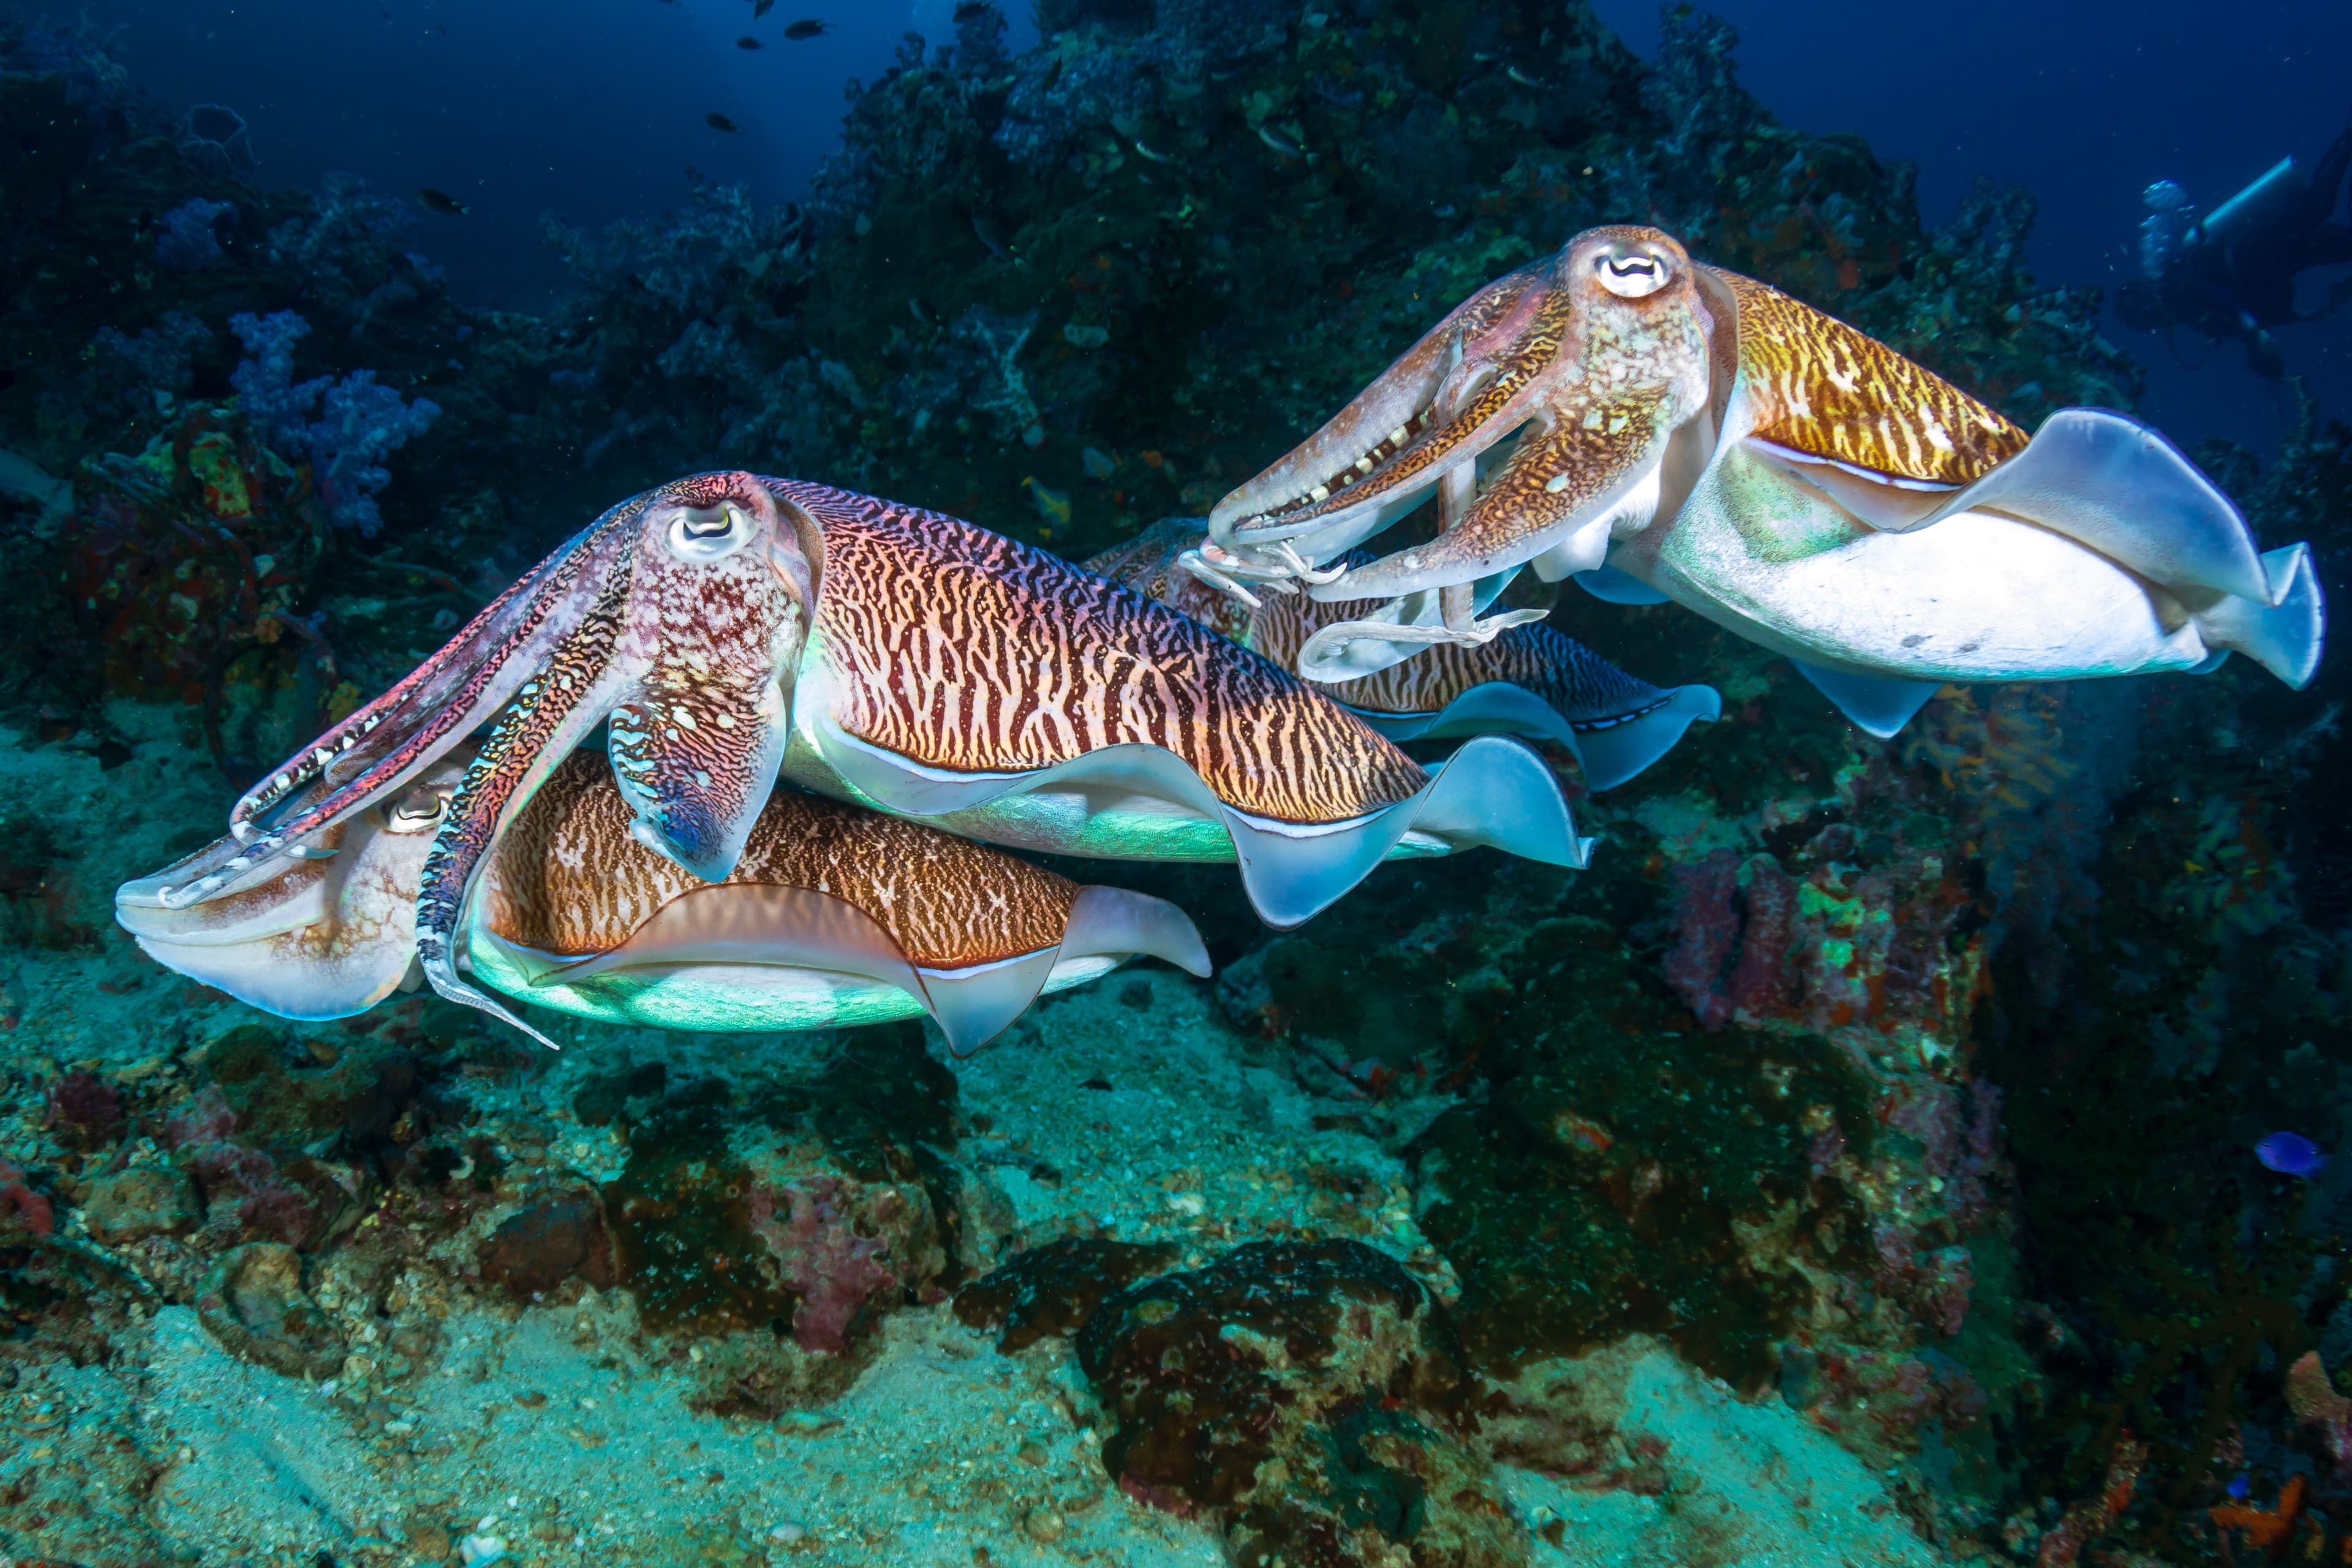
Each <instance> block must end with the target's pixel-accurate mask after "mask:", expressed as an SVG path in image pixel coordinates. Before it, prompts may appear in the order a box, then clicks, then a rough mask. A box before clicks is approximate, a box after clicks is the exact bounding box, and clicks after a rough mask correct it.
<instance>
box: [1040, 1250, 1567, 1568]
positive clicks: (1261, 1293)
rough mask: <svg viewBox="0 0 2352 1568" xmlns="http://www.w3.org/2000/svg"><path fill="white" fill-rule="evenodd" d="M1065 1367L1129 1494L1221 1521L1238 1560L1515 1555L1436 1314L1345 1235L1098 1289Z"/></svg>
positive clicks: (1403, 1278)
mask: <svg viewBox="0 0 2352 1568" xmlns="http://www.w3.org/2000/svg"><path fill="white" fill-rule="evenodd" d="M1077 1351H1078V1361H1079V1364H1080V1365H1081V1366H1082V1367H1083V1368H1084V1369H1085V1372H1086V1374H1087V1379H1088V1380H1089V1381H1090V1382H1091V1383H1092V1384H1094V1385H1095V1387H1096V1389H1097V1393H1098V1394H1099V1396H1100V1397H1101V1399H1102V1400H1103V1403H1104V1404H1105V1405H1107V1406H1108V1408H1109V1411H1110V1413H1111V1415H1112V1418H1113V1420H1114V1421H1115V1422H1116V1424H1117V1425H1116V1428H1115V1430H1114V1431H1113V1432H1112V1434H1111V1436H1110V1437H1109V1438H1108V1440H1107V1441H1106V1442H1105V1443H1104V1445H1103V1464H1104V1466H1105V1468H1108V1470H1109V1471H1110V1473H1111V1475H1112V1476H1113V1477H1114V1478H1115V1479H1117V1480H1118V1484H1119V1485H1120V1486H1121V1487H1122V1488H1123V1489H1126V1491H1127V1492H1128V1493H1129V1495H1130V1496H1133V1497H1136V1498H1138V1499H1139V1500H1144V1501H1147V1502H1150V1503H1152V1504H1154V1505H1155V1506H1158V1507H1161V1508H1167V1509H1171V1510H1176V1511H1179V1512H1193V1511H1204V1512H1208V1513H1210V1514H1211V1515H1213V1517H1217V1518H1219V1519H1221V1520H1223V1521H1224V1523H1225V1525H1226V1529H1227V1531H1228V1541H1229V1544H1230V1546H1231V1548H1232V1550H1233V1552H1234V1560H1235V1561H1236V1562H1239V1563H1249V1564H1266V1565H1271V1564H1273V1563H1301V1564H1312V1565H1316V1568H1355V1565H1358V1564H1362V1565H1364V1568H1371V1565H1373V1564H1377V1563H1385V1562H1387V1561H1389V1560H1390V1553H1391V1552H1395V1551H1398V1550H1402V1551H1404V1552H1409V1553H1410V1554H1411V1558H1412V1561H1413V1562H1416V1563H1429V1564H1432V1565H1433V1568H1434V1565H1440V1564H1442V1565H1446V1568H1488V1565H1494V1568H1501V1565H1504V1564H1515V1563H1525V1562H1527V1561H1528V1553H1529V1546H1528V1538H1527V1535H1526V1532H1525V1531H1524V1530H1523V1529H1522V1528H1521V1527H1520V1525H1519V1523H1518V1521H1517V1517H1516V1516H1515V1515H1514V1514H1513V1512H1512V1511H1511V1510H1510V1509H1509V1508H1508V1507H1507V1505H1506V1504H1505V1503H1504V1502H1503V1501H1502V1500H1501V1497H1500V1494H1499V1492H1498V1491H1497V1490H1496V1487H1495V1483H1494V1480H1493V1477H1492V1474H1491V1472H1490V1470H1489V1468H1488V1467H1487V1464H1486V1460H1485V1459H1484V1458H1482V1457H1480V1456H1479V1455H1478V1454H1477V1453H1476V1452H1475V1450H1473V1449H1472V1448H1470V1447H1467V1446H1465V1443H1464V1442H1463V1441H1462V1434H1463V1429H1464V1426H1465V1421H1466V1418H1467V1415H1468V1404H1469V1397H1470V1385H1469V1381H1468V1378H1467V1376H1466V1374H1465V1372H1464V1370H1463V1364H1462V1359H1461V1354H1460V1348H1459V1345H1458V1343H1457V1342H1456V1340H1455V1337H1454V1329H1453V1326H1452V1324H1451V1322H1450V1321H1448V1319H1447V1316H1446V1312H1445V1309H1444V1307H1443V1306H1441V1305H1440V1304H1438V1302H1437V1301H1436V1300H1434V1299H1433V1298H1432V1297H1431V1295H1430V1294H1429V1292H1428V1290H1427V1289H1425V1288H1424V1287H1423V1285H1422V1284H1421V1283H1420V1282H1419V1281H1418V1280H1416V1279H1413V1278H1412V1276H1411V1275H1410V1274H1408V1273H1406V1272H1405V1271H1404V1269H1403V1268H1402V1267H1401V1266H1399V1265H1398V1263H1397V1262H1396V1261H1395V1259H1393V1258H1390V1257H1388V1256H1387V1255H1386V1254H1384V1253H1381V1252H1376V1251H1374V1250H1373V1249H1371V1248H1370V1247H1366V1246H1364V1245H1363V1244H1362V1243H1360V1242H1354V1241H1328V1242H1303V1243H1302V1242H1253V1243H1250V1244H1248V1245H1246V1246H1243V1247H1236V1248H1234V1250H1233V1251H1231V1252H1229V1253H1226V1254H1225V1255H1224V1256H1223V1257H1222V1258H1218V1259H1217V1260H1216V1261H1215V1262H1213V1263H1212V1264H1210V1265H1209V1266H1208V1267H1207V1268H1202V1269H1198V1270H1194V1271H1192V1272H1189V1273H1181V1274H1171V1275H1167V1276H1164V1277H1162V1278H1160V1279H1153V1280H1150V1281H1147V1282H1146V1283H1144V1284H1141V1285H1138V1286H1135V1287H1133V1288H1132V1289H1129V1290H1127V1291H1125V1292H1123V1293H1122V1294H1120V1295H1118V1296H1116V1297H1114V1298H1112V1299H1111V1300H1109V1301H1108V1302H1106V1303H1105V1304H1104V1305H1103V1307H1102V1308H1101V1309H1100V1310H1098V1311H1097V1312H1096V1313H1095V1315H1094V1316H1093V1318H1092V1319H1091V1320H1090V1321H1088V1322H1087V1325H1086V1327H1085V1328H1084V1329H1083V1330H1081V1331H1080V1332H1079V1334H1078V1340H1077Z"/></svg>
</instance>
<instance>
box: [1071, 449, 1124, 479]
mask: <svg viewBox="0 0 2352 1568" xmlns="http://www.w3.org/2000/svg"><path fill="white" fill-rule="evenodd" d="M1078 464H1079V466H1080V467H1082V468H1085V469H1086V471H1087V478H1088V479H1108V478H1110V477H1111V476H1112V475H1113V474H1115V473H1117V472H1118V458H1114V457H1112V456H1111V455H1110V454H1109V453H1108V452H1098V451H1097V450H1096V449H1095V448H1094V447H1087V449H1086V450H1085V451H1083V452H1080V453H1079V454H1078Z"/></svg>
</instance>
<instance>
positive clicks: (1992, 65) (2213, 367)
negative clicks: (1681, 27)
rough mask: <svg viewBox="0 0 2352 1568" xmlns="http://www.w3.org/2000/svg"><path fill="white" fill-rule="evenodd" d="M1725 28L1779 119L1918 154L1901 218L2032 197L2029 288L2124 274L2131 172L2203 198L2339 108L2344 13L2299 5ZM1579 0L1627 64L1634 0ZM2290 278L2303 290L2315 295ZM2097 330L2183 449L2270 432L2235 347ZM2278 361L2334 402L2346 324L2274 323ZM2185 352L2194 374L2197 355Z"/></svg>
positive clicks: (1649, 39) (1903, 14) (1993, 13)
mask: <svg viewBox="0 0 2352 1568" xmlns="http://www.w3.org/2000/svg"><path fill="white" fill-rule="evenodd" d="M1705 8H1706V9H1708V10H1712V11H1714V12H1715V13H1716V14H1717V15H1718V16H1723V17H1725V18H1726V19H1727V20H1728V21H1730V22H1732V23H1734V24H1736V25H1737V26H1738V27H1739V29H1740V50H1739V60H1740V77H1741V79H1742V80H1743V81H1744V82H1745V83H1746V84H1747V86H1748V88H1749V89H1751V90H1753V91H1754V92H1755V93H1756V94H1757V95H1758V96H1759V98H1761V99H1762V100H1764V102H1765V103H1767V104H1768V105H1769V106H1770V107H1771V108H1772V110H1774V111H1775V112H1776V113H1778V114H1779V115H1780V117H1781V118H1782V119H1784V120H1786V121H1789V122H1790V123H1791V124H1793V125H1797V126H1800V127H1801V128H1803V129H1805V130H1808V131H1815V132H1837V131H1845V132H1857V133H1859V134H1860V135H1862V136H1864V137H1865V138H1867V139H1868V141H1869V142H1870V144H1871V146H1872V147H1873V148H1874V149H1875V150H1876V151H1877V153H1878V154H1879V155H1880V156H1881V157H1884V158H1908V159H1910V160H1912V161H1913V162H1914V163H1917V164H1918V166H1919V203H1920V209H1921V216H1922V217H1923V218H1925V219H1926V221H1927V224H1928V225H1929V226H1931V227H1932V226H1935V225H1937V224H1939V223H1942V222H1944V221H1946V220H1947V219H1948V218H1949V217H1950V216H1951V213H1952V209H1953V207H1954V205H1956V204H1957V203H1958V201H1959V199H1960V196H1961V195H1962V193H1963V192H1965V191H1966V190H1967V189H1968V187H1969V182H1970V181H1972V180H1973V179H1975V177H1976V176H1977V175H1978V174H1990V175H1991V176H1993V177H1994V178H1995V179H1998V180H2002V181H2014V182H2016V183H2018V184H2022V185H2024V186H2025V187H2026V188H2027V189H2029V190H2031V191H2032V193H2033V195H2034V196H2035V198H2036V199H2037V200H2038V201H2039V202H2040V203H2041V205H2042V216H2041V221H2040V223H2039V224H2038V225H2037V226H2036V227H2035V230H2034V236H2033V242H2032V258H2033V264H2034V271H2035V273H2036V275H2037V277H2038V278H2039V279H2041V280H2042V281H2043V282H2045V283H2097V284H2102V285H2104V286H2105V287H2106V288H2107V289H2108V290H2109V292H2110V295H2111V296H2112V293H2113V289H2114V287H2115V285H2116V283H2118V282H2120V281H2121V280H2123V279H2126V278H2129V277H2131V276H2132V275H2133V273H2134V271H2135V269H2136V268H2135V262H2134V257H2133V247H2134V245H2135V244H2136V243H2137V224H2138V222H2139V218H2140V215H2141V212H2142V208H2141V206H2140V202H2139V195H2140V192H2141V191H2142V190H2143V189H2144V188H2145V187H2146V186H2147V184H2148V183H2149V182H2151V181H2154V180H2160V179H2170V180H2177V181H2179V183H2180V184H2182V185H2184V186H2186V187H2187V188H2188V190H2189V194H2190V195H2192V196H2193V197H2195V198H2196V200H2197V201H2198V203H2199V205H2200V206H2203V207H2207V208H2209V209H2210V207H2211V206H2212V205H2215V204H2217V203H2218V202H2220V201H2221V200H2224V199H2226V198H2227V197H2228V195H2230V194H2231V192H2233V191H2235V190H2237V189H2238V188H2239V187H2240V186H2241V185H2242V184H2244V183H2245V182H2247V181H2249V180H2251V179H2253V178H2254V177H2255V176H2257V175H2259V174H2262V173H2263V171H2264V170H2265V169H2268V168H2269V167H2270V166H2271V165H2272V164H2273V163H2276V162H2277V161H2278V160H2279V159H2281V158H2283V157H2284V156H2286V155H2287V154H2288V153H2298V154H2300V155H2301V156H2303V157H2304V158H2305V159H2306V160H2308V159H2312V158H2315V157H2316V156H2317V155H2318V154H2319V153H2321V152H2322V151H2323V150H2325V149H2326V146H2327V144H2328V142H2331V141H2332V140H2334V138H2335V137H2336V133H2337V132H2340V131H2342V130H2343V129H2344V127H2345V125H2346V123H2347V120H2352V74H2348V73H2347V65H2352V7H2347V6H2344V5H2314V4H2310V3H2309V0H2302V3H2297V0H2247V3H2245V4H2239V5H2229V6H2226V7H2216V6H2214V5H2207V4H2196V3H2192V0H2150V3H2148V4H2145V5H2130V4H2057V5H2052V4H2048V3H2046V0H1987V3H1986V4H1982V5H1972V6H1970V7H1969V8H1968V11H1967V15H1966V16H1965V18H1964V19H1961V18H1956V17H1955V16H1953V15H1952V13H1951V12H1950V11H1949V10H1948V9H1946V8H1942V7H1935V6H1919V7H1910V6H1895V5H1883V4H1878V3H1876V0H1808V3H1807V4H1804V5H1785V4H1775V3H1773V0H1717V4H1714V5H1708V6H1706V7H1705ZM1593 9H1594V10H1595V11H1597V12H1598V13H1599V14H1600V15H1601V17H1602V18H1603V19H1604V20H1606V21H1607V22H1608V23H1609V24H1610V25H1611V26H1613V27H1615V28H1616V29H1617V30H1618V32H1619V33H1620V34H1621V35H1622V37H1624V38H1625V40H1626V42H1628V43H1629V44H1631V45H1633V47H1634V48H1635V50H1637V51H1638V52H1640V53H1642V54H1643V55H1645V56H1646V55H1648V54H1649V53H1651V52H1652V50H1653V49H1654V45H1655V42H1656V39H1657V32H1658V23H1657V17H1658V8H1657V6H1656V5H1653V4H1651V3H1650V0H1596V4H1595V5H1594V6H1593ZM2316 281H2317V280H2316V279H2312V280H2307V284H2306V288H2305V294H2306V296H2307V297H2310V298H2312V299H2314V300H2315V299H2316V298H2317V296H2318V295H2319V294H2320V293H2321V289H2318V288H2317V287H2314V286H2311V285H2312V284H2313V283H2315V282H2316ZM2107 325H2108V331H2109V334H2110V336H2111V338H2112V339H2113V341H2114V342H2116V343H2118V344H2119V345H2121V346H2123V347H2125V348H2126V349H2128V350H2129V351H2130V352H2131V353H2133V354H2134V355H2136V356H2137V357H2138V358H2139V359H2141V360H2142V361H2144V362H2145V363H2147V366H2148V371H2149V385H2148V400H2147V405H2145V407H2144V409H2143V410H2142V412H2143V413H2144V414H2145V415H2146V416H2147V417H2148V418H2149V419H2151V420H2152V421H2153V422H2154V423H2156V424H2158V425H2159V426H2163V427H2165V428H2166V429H2168V430H2170V431H2172V432H2174V434H2175V435H2176V436H2178V437H2182V438H2184V439H2189V440H2194V439H2195V438H2197V437H2200V436H2203V435H2207V434H2213V435H2226V436H2229V437H2232V438H2233V439H2236V440H2239V441H2242V442H2244V443H2246V444H2248V445H2250V446H2252V447H2256V448H2257V449H2261V448H2265V447H2269V446H2270V445H2271V444H2272V443H2273V441H2274V440H2275V439H2276V436H2277V432H2278V430H2279V428H2280V425H2281V423H2282V416H2283V413H2284V411H2285V410H2286V409H2287V408H2288V407H2289V406H2290V400H2289V398H2288V396H2287V395H2286V394H2285V392H2284V390H2283V389H2282V388H2280V387H2278V386H2276V385H2274V384H2271V383H2268V382H2265V381H2263V380H2261V379H2260V378H2258V377H2256V376H2254V375H2252V374H2249V373H2248V372H2247V370H2246V368H2245V361H2244V356H2243V355H2242V353H2238V352H2237V351H2235V350H2233V349H2231V350H2209V349H2208V348H2207V346H2206V345H2203V344H2200V343H2198V342H2193V341H2192V340H2190V339H2189V338H2188V337H2187V336H2186V335H2184V336H2183V337H2182V338H2181V341H2180V348H2181V356H2180V359H2181V361H2185V362H2186V363H2187V364H2189V365H2200V362H2202V363H2201V365H2200V368H2196V369H2189V368H2184V365H2183V363H2180V362H2179V361H2176V360H2175V358H2174V357H2173V355H2172V354H2171V353H2168V351H2167V349H2166V346H2165V344H2164V342H2163V341H2162V340H2161V339H2158V338H2155V337H2151V336H2147V335H2143V334H2140V333H2136V332H2133V331H2130V330H2128V329H2127V328H2126V327H2125V326H2124V325H2123V323H2122V322H2120V321H2116V319H2115V317H2114V313H2113V311H2112V310H2110V312H2109V314H2108V318H2107ZM2281 342H2282V343H2283V344H2284V347H2285V350H2286V356H2287V368H2288V370H2289V372H2290V373H2293V374H2302V375H2304V376H2305V377H2306V378H2307V379H2308V381H2309V384H2310V386H2311V388H2312V390H2313V391H2314V392H2315V393H2317V394H2318V395H2320V397H2321V398H2322V400H2323V403H2324V405H2326V408H2327V409H2329V410H2332V411H2334V412H2336V413H2337V414H2341V413H2343V412H2344V411H2345V410H2346V409H2347V408H2352V322H2347V321H2342V320H2332V321H2323V322H2317V323H2314V324H2311V325H2307V326H2302V327H2297V328H2291V329H2289V330H2288V331H2285V332H2284V333H2283V334H2281Z"/></svg>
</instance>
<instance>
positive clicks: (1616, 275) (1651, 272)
mask: <svg viewBox="0 0 2352 1568" xmlns="http://www.w3.org/2000/svg"><path fill="white" fill-rule="evenodd" d="M1592 269H1593V271H1595V272H1597V273H1599V274H1600V276H1601V287H1602V288H1603V289H1608V290H1609V291H1610V292H1611V293H1612V294H1614V295H1616V296H1617V297H1618V298H1619V299H1621V300H1640V299H1643V298H1646V297H1647V296H1649V295H1652V294H1654V293H1656V292H1657V291H1658V290H1659V289H1663V288H1664V287H1665V286H1666V281H1667V279H1669V278H1670V277H1671V276H1672V275H1673V271H1674V269H1673V268H1671V267H1669V266H1668V265H1667V264H1666V258H1664V257H1663V256H1652V255H1646V254H1642V253H1636V254H1634V255H1632V256H1612V255H1610V254H1608V253H1606V252H1603V253H1602V254H1601V255H1599V256H1596V257H1594V258H1592Z"/></svg>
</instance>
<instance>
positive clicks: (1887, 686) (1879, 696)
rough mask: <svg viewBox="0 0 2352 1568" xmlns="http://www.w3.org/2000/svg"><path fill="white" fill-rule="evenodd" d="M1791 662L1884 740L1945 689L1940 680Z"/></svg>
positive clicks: (1840, 707)
mask: <svg viewBox="0 0 2352 1568" xmlns="http://www.w3.org/2000/svg"><path fill="white" fill-rule="evenodd" d="M1789 662H1790V663H1791V664H1793V665H1795V666H1796V667H1797V673H1798V674H1799V675H1801V676H1803V677H1804V678H1805V679H1807V680H1810V681H1811V682H1812V683H1813V686H1814V689H1817V690H1818V691H1820V692H1821V694H1822V696H1824V697H1826V698H1828V699H1829V700H1831V701H1832V702H1833V703H1835V704H1836V705H1837V710H1838V711H1839V712H1841V713H1843V714H1844V715H1845V716H1846V717H1847V718H1848V719H1849V720H1851V721H1853V725H1854V727H1855V728H1856V729H1859V730H1864V731H1868V732H1869V733H1871V734H1873V735H1875V736H1877V737H1878V738H1879V739H1880V740H1882V741H1885V740H1891V739H1892V738H1894V737H1895V735H1896V734H1898V733H1900V732H1901V731H1902V729H1903V726H1904V725H1906V724H1908V723H1909V722H1911V718H1912V715H1914V714H1916V712H1918V711H1919V710H1920V709H1922V708H1925V707H1926V706H1927V700H1928V699H1929V698H1931V697H1933V696H1935V695H1936V693H1937V692H1938V691H1941V690H1942V689H1944V683H1943V682H1942V681H1940V680H1898V679H1895V678H1894V677H1892V676H1885V675H1855V674H1853V673H1852V672H1851V671H1849V670H1843V669H1824V668H1822V667H1821V666H1820V665H1817V664H1807V663H1806V662H1805V661H1804V660H1803V659H1801V658H1792V659H1790V661H1789Z"/></svg>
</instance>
